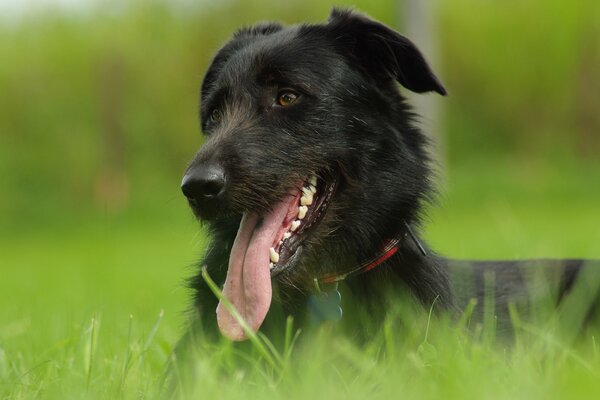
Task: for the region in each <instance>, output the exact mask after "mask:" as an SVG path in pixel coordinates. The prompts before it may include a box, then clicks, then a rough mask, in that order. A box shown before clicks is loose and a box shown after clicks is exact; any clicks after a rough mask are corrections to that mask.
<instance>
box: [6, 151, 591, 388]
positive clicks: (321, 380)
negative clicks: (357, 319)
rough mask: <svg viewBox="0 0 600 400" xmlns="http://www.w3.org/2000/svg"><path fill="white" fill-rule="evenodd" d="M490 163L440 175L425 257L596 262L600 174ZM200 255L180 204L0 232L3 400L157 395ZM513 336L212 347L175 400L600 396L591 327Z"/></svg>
mask: <svg viewBox="0 0 600 400" xmlns="http://www.w3.org/2000/svg"><path fill="white" fill-rule="evenodd" d="M486 165H487V164H486V163H476V164H474V165H464V166H463V167H461V168H459V169H450V172H449V175H448V177H447V181H446V182H447V183H446V186H447V192H446V194H445V195H444V196H442V199H441V200H442V203H443V204H444V207H443V208H434V209H432V210H430V212H429V214H428V215H429V217H428V221H430V222H428V223H427V229H426V230H427V232H428V233H427V237H428V238H429V240H430V242H431V243H432V245H433V246H434V247H435V248H436V249H438V250H439V251H440V252H443V253H445V254H449V255H452V256H456V257H477V258H515V257H539V256H557V257H566V256H581V257H596V258H600V246H598V244H597V243H598V242H599V241H600V224H599V223H598V222H599V221H600V207H598V203H599V201H600V187H599V186H600V185H591V184H590V182H600V168H598V167H597V166H582V165H578V166H577V167H573V166H561V165H560V164H554V165H535V164H534V165H512V164H511V163H509V162H505V163H504V162H502V161H501V160H500V161H498V162H494V163H493V165H494V168H491V167H489V168H488V167H486ZM157 215H158V216H157ZM69 220H73V217H72V216H70V218H69ZM482 232H483V233H482ZM203 246H204V239H203V236H202V235H201V234H198V233H197V226H196V224H195V223H194V222H193V221H192V219H191V218H190V216H189V215H188V213H187V210H186V209H185V206H184V204H183V201H179V202H169V203H168V204H166V205H164V204H163V205H161V207H158V208H157V209H156V214H155V216H154V217H152V218H150V217H148V218H142V216H139V215H138V216H135V217H133V216H129V215H125V216H120V217H114V216H113V217H109V216H104V217H102V216H100V217H99V216H94V217H89V218H83V217H82V218H81V219H80V220H79V221H78V222H77V223H76V224H74V223H68V224H67V223H66V224H64V225H63V224H59V223H53V224H50V225H49V226H45V227H35V229H33V228H32V229H29V230H27V229H24V230H20V231H19V232H9V231H6V232H2V237H1V240H0V266H1V267H0V293H1V295H0V398H3V399H32V398H60V399H65V398H74V399H79V398H107V399H113V398H149V397H154V396H155V395H157V393H158V384H159V381H160V378H161V375H162V373H163V371H164V368H165V365H166V362H167V360H168V358H169V353H170V351H171V349H172V347H173V344H174V343H175V341H176V340H177V338H178V337H179V335H180V334H181V333H182V331H183V325H184V315H183V311H184V310H185V307H186V304H187V300H188V295H189V293H188V291H187V290H186V289H185V287H184V285H183V281H184V278H186V277H187V276H189V275H190V274H191V271H192V270H191V269H190V265H191V264H193V261H194V260H195V259H196V257H197V255H198V254H199V253H200V252H201V250H202V248H203ZM521 328H522V334H521V335H519V338H518V339H519V340H518V341H517V344H516V346H515V347H514V348H512V349H511V350H507V349H506V348H505V346H504V345H502V344H499V343H493V341H492V340H491V339H489V338H490V337H493V335H486V334H485V332H480V333H481V334H480V335H478V334H476V336H478V337H479V339H472V338H468V337H467V336H466V335H465V332H464V330H463V329H462V325H461V324H460V323H457V322H448V321H438V320H432V321H428V319H427V316H414V323H413V324H411V325H410V326H409V327H405V328H403V329H402V330H399V329H396V327H395V326H394V325H393V323H391V322H390V324H389V325H387V326H386V327H385V329H382V331H381V334H380V335H378V337H375V338H373V340H372V341H371V342H370V343H367V344H366V345H364V346H360V347H359V346H357V345H355V344H353V343H352V342H351V341H349V340H347V339H344V338H343V337H339V336H335V337H333V335H332V334H331V332H329V330H328V329H327V328H325V329H324V330H323V331H322V332H320V335H319V336H318V337H317V338H316V339H314V340H312V341H311V343H310V345H309V346H306V345H304V346H302V347H301V348H294V349H292V350H291V351H289V352H291V357H288V356H289V354H288V353H289V352H288V351H287V350H286V349H284V348H278V349H277V351H276V352H275V354H277V355H276V356H274V357H275V361H273V362H271V363H270V362H269V361H268V360H267V359H266V358H265V357H262V356H260V355H259V354H258V352H254V353H252V354H251V355H250V356H249V357H248V358H249V360H248V361H247V362H246V363H243V364H236V363H235V362H234V361H232V360H234V359H236V350H235V349H233V348H232V347H231V346H229V345H228V344H227V343H223V344H220V345H219V346H217V347H216V348H215V349H213V350H214V351H212V352H211V353H210V355H209V356H206V357H204V358H201V359H199V360H198V362H197V370H198V374H197V375H196V377H195V381H196V383H197V385H196V386H194V387H190V388H188V389H187V391H186V392H185V393H184V394H185V397H200V396H204V398H240V397H242V398H264V397H266V396H269V397H272V398H310V397H314V398H361V399H364V398H393V397H406V398H418V399H423V398H432V399H433V398H456V399H463V398H474V397H480V398H507V399H508V398H510V399H514V398H523V399H532V398H543V399H548V398H556V399H565V398H576V399H581V398H600V383H599V382H600V354H599V352H600V348H599V346H598V344H597V342H596V340H597V337H596V336H595V333H597V332H598V329H596V330H594V329H592V330H590V331H586V333H585V334H583V335H581V336H580V337H579V338H578V339H577V340H574V341H573V340H570V339H571V337H570V336H569V335H563V334H559V333H558V332H556V331H554V330H552V329H544V327H531V326H528V325H523V326H521ZM596 328H597V327H596ZM574 329H578V327H574ZM288 350H289V349H288ZM255 353H256V354H255ZM237 356H239V354H238V355H237ZM278 356H280V357H281V360H278V359H277V357H278ZM223 371H225V373H223Z"/></svg>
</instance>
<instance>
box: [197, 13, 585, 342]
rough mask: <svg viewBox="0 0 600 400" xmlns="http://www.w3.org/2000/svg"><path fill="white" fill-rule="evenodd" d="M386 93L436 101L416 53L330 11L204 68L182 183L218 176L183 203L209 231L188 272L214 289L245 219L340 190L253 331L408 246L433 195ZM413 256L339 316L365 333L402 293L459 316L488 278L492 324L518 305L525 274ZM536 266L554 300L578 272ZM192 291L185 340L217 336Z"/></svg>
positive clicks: (409, 127)
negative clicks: (327, 282)
mask: <svg viewBox="0 0 600 400" xmlns="http://www.w3.org/2000/svg"><path fill="white" fill-rule="evenodd" d="M398 83H399V84H400V85H402V86H403V87H404V88H405V89H408V90H411V91H414V92H418V93H422V92H437V93H439V94H442V95H445V94H446V90H445V89H444V87H443V86H442V85H441V83H440V81H439V80H438V79H437V78H436V76H435V75H434V74H433V72H432V71H431V69H430V68H429V66H428V65H427V63H426V62H425V60H424V58H423V56H422V55H421V53H420V52H419V51H418V49H417V48H416V47H415V46H414V44H412V43H411V42H410V41H409V40H408V39H407V38H405V37H403V36H401V35H399V34H398V33H396V32H394V31H393V30H391V29H389V28H388V27H386V26H384V25H382V24H380V23H378V22H376V21H373V20H371V19H369V18H367V17H365V16H363V15H360V14H357V13H354V12H350V11H340V10H334V11H333V12H332V14H331V16H330V18H329V21H328V22H327V23H325V24H314V25H298V26H291V27H285V28H284V27H282V26H281V25H278V24H263V25H257V26H255V27H252V28H246V29H242V30H240V31H239V32H238V33H236V34H235V35H234V37H233V39H232V40H231V41H230V42H229V43H227V44H226V45H225V46H224V47H223V48H222V49H221V50H220V51H219V52H218V53H217V55H216V56H215V58H214V60H213V62H212V65H211V66H210V68H209V70H208V72H207V73H206V77H205V79H204V82H203V84H202V90H201V120H202V121H201V122H202V128H203V131H204V133H205V135H206V136H207V140H206V143H205V144H204V146H203V147H202V149H201V150H200V151H199V152H198V154H197V155H196V156H195V158H194V160H193V161H192V162H191V164H190V167H189V169H188V174H192V173H195V172H194V171H196V172H197V171H198V170H201V169H202V168H206V167H207V166H218V168H221V169H222V171H224V172H223V174H224V175H223V176H224V178H223V185H224V186H223V188H222V190H221V191H220V192H219V195H218V197H217V196H208V197H207V198H204V199H192V200H191V201H190V204H191V206H192V209H193V211H194V212H195V214H196V215H197V216H198V217H200V218H201V219H203V220H205V221H206V223H207V225H208V228H209V230H210V234H211V238H212V242H211V244H210V246H208V251H207V253H206V255H205V257H204V259H203V260H202V261H201V263H200V265H201V266H207V269H208V272H209V273H210V275H211V277H212V278H213V279H214V280H215V281H216V282H218V283H219V284H222V283H223V282H224V279H225V274H226V272H227V265H228V258H229V251H230V250H231V247H232V243H233V240H234V238H235V235H236V231H237V229H238V226H239V223H240V217H241V215H242V213H243V212H246V211H253V212H259V213H265V212H266V211H267V210H269V208H270V207H271V206H272V205H273V204H274V203H276V202H277V201H278V200H280V199H281V198H282V197H283V196H285V195H286V193H287V192H288V191H289V190H290V188H293V187H294V185H297V183H298V182H299V181H301V180H302V179H305V177H306V176H309V175H311V174H317V175H318V176H319V178H320V179H322V180H323V181H327V182H331V181H333V180H337V182H338V186H337V189H336V192H335V194H334V196H333V199H332V201H331V205H330V206H329V208H328V209H327V211H326V213H325V216H324V217H323V219H322V220H321V221H320V223H319V224H318V226H317V227H316V228H315V229H313V230H312V231H311V232H310V235H309V236H308V237H307V238H306V239H305V241H304V245H303V251H302V254H301V257H300V260H299V262H298V263H297V264H296V265H295V266H294V267H293V268H292V269H291V270H289V271H286V272H284V273H282V274H280V275H278V276H277V277H275V278H273V283H274V285H275V288H276V289H277V290H276V293H275V297H276V299H275V300H274V302H275V303H277V305H278V306H281V310H279V311H278V308H277V307H278V306H273V307H272V311H271V312H270V313H269V315H268V316H267V322H266V323H265V324H264V325H263V327H264V328H265V329H268V325H269V321H268V320H269V319H270V318H271V316H272V315H274V314H277V313H283V314H292V315H294V316H295V317H296V319H297V320H299V321H302V320H303V319H304V317H305V312H306V301H307V297H308V296H309V295H310V294H311V293H313V292H314V290H315V286H314V282H313V279H314V278H315V277H319V276H322V275H323V274H325V273H330V272H335V271H340V272H343V271H346V270H348V268H350V267H352V266H354V265H358V264H359V263H360V262H362V261H363V260H365V259H367V258H369V257H371V256H373V254H375V253H376V252H377V249H378V248H379V246H381V244H382V243H383V241H384V240H385V239H386V238H390V237H394V236H396V235H405V234H406V228H405V224H408V225H410V226H411V227H412V228H413V229H414V230H415V231H416V233H417V236H418V225H419V212H420V210H421V208H422V206H423V203H424V202H427V201H429V200H430V199H431V198H432V193H433V187H432V183H431V170H430V167H429V164H430V160H429V157H428V154H427V151H426V145H427V140H426V138H425V136H424V135H423V134H422V133H421V132H420V131H419V129H418V128H417V127H416V126H415V124H414V115H413V114H412V112H411V110H410V108H409V107H408V106H407V104H406V102H405V99H404V97H403V96H402V95H401V93H400V90H399V87H398ZM284 89H292V90H293V91H294V92H296V93H298V94H299V97H298V99H297V101H296V102H295V103H294V104H293V105H291V106H290V107H287V108H281V107H276V106H274V105H273V104H274V101H275V99H276V98H277V96H278V94H279V93H280V92H281V91H282V90H284ZM215 110H217V111H216V114H215ZM211 115H212V116H214V117H215V118H213V119H214V120H213V119H211ZM425 248H426V252H427V255H423V254H422V253H421V251H420V250H419V248H418V246H417V243H416V242H415V241H413V240H410V239H409V237H408V236H406V239H405V240H403V241H402V243H401V246H400V250H399V251H398V252H397V253H396V254H395V255H394V256H393V257H392V258H390V259H389V260H387V261H386V262H385V263H383V264H382V265H380V266H379V267H377V268H375V269H374V270H372V271H370V272H368V273H364V274H361V275H359V276H356V277H354V278H352V279H350V280H347V281H345V282H344V284H343V287H342V288H341V291H342V296H343V299H345V303H344V309H345V313H346V316H348V315H359V314H360V315H365V314H366V315H369V316H370V317H371V320H372V322H373V324H374V326H375V327H376V326H377V324H378V323H379V322H380V321H381V319H382V318H383V317H384V316H385V311H386V309H387V305H386V304H387V303H386V302H387V301H389V299H390V298H395V296H397V295H402V294H406V293H408V294H410V296H412V297H414V298H415V299H417V300H418V301H419V302H420V303H422V304H423V305H425V306H426V307H429V306H431V305H432V303H434V302H435V303H436V305H437V306H439V307H438V308H439V309H444V310H450V311H455V310H460V309H461V308H462V307H463V306H464V304H466V302H467V301H468V300H469V298H472V297H474V298H479V299H482V298H483V297H484V289H483V288H484V287H485V278H484V277H486V276H493V279H492V285H493V287H494V288H495V292H494V293H495V297H496V306H497V310H498V311H497V312H498V314H499V315H500V314H502V315H504V314H506V305H507V304H508V301H509V299H519V298H521V299H526V298H528V297H529V294H528V293H527V290H526V287H527V284H526V283H525V282H526V278H527V276H528V274H529V272H527V271H530V269H528V268H527V266H525V264H521V263H518V262H495V263H494V262H467V261H453V260H447V259H445V258H442V257H439V256H437V255H435V254H434V253H433V252H432V251H431V250H430V249H427V247H426V246H425ZM534 263H535V264H536V266H539V267H542V266H545V267H546V268H545V269H544V270H556V271H558V272H557V273H556V275H557V279H556V282H563V283H562V286H561V287H560V288H559V290H561V291H562V292H564V291H566V290H568V289H569V288H570V287H571V286H572V285H573V282H574V281H575V277H576V274H577V271H578V270H579V269H580V266H581V261H568V262H548V263H545V262H541V261H537V262H534ZM191 286H192V287H193V288H194V290H195V294H196V295H195V302H194V311H195V313H194V314H195V315H197V319H195V320H194V322H193V324H194V326H195V327H197V326H201V327H202V328H203V331H204V332H205V333H207V334H209V335H210V334H211V333H212V332H218V330H217V328H216V318H215V308H216V306H217V300H216V298H215V297H214V295H213V294H212V293H211V292H210V291H209V290H208V288H207V286H206V284H205V282H204V281H203V279H202V278H201V277H200V274H198V275H197V276H196V277H195V278H194V279H193V280H192V283H191ZM361 310H362V311H366V313H362V312H361ZM344 318H347V317H344ZM504 320H506V319H504ZM278 329H281V326H279V327H278Z"/></svg>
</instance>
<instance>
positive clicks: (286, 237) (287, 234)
mask: <svg viewBox="0 0 600 400" xmlns="http://www.w3.org/2000/svg"><path fill="white" fill-rule="evenodd" d="M291 236H292V234H291V233H290V232H286V233H284V234H283V238H284V239H289V238H290V237H291Z"/></svg>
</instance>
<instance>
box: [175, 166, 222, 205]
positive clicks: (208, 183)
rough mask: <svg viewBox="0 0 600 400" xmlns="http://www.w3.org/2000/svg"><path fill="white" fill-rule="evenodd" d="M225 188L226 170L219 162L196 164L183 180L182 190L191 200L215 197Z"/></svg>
mask: <svg viewBox="0 0 600 400" xmlns="http://www.w3.org/2000/svg"><path fill="white" fill-rule="evenodd" d="M224 189H225V171H224V170H223V167H221V166H219V165H217V164H209V165H196V166H193V167H192V168H190V169H188V170H187V172H186V173H185V175H184V176H183V180H182V181H181V191H182V192H183V194H184V195H185V197H187V198H188V199H190V200H204V199H214V198H217V197H219V196H220V195H221V194H223V192H224Z"/></svg>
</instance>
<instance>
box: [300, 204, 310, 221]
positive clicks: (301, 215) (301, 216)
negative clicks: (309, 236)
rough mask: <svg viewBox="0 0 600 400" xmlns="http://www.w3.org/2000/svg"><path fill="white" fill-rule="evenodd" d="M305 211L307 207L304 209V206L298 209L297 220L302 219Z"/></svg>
mask: <svg viewBox="0 0 600 400" xmlns="http://www.w3.org/2000/svg"><path fill="white" fill-rule="evenodd" d="M307 211H308V207H306V206H300V207H298V219H304V217H305V216H306V212H307Z"/></svg>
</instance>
